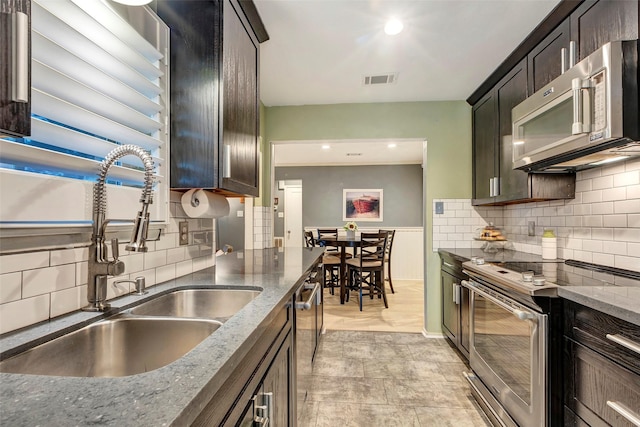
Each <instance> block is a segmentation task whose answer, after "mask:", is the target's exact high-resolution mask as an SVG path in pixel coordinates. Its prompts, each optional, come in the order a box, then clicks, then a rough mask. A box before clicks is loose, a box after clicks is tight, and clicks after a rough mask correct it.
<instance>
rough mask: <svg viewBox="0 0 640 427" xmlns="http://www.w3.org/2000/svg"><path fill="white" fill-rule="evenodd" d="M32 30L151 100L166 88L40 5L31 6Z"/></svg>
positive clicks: (33, 4)
mask: <svg viewBox="0 0 640 427" xmlns="http://www.w3.org/2000/svg"><path fill="white" fill-rule="evenodd" d="M31 14H32V29H33V30H35V31H37V32H39V33H40V34H42V35H44V36H45V37H47V38H49V39H51V40H53V41H54V42H55V43H57V44H58V45H60V46H62V47H63V48H64V49H66V50H68V51H69V52H71V53H73V54H74V55H76V56H77V57H78V58H82V59H83V60H84V61H86V62H88V63H90V64H92V65H94V66H95V67H96V68H99V69H101V70H103V71H104V72H105V73H107V74H109V75H111V76H113V77H115V78H116V79H118V80H121V81H122V82H124V83H125V84H127V85H128V86H131V87H132V88H135V89H136V90H138V91H139V92H140V93H142V94H144V95H145V96H148V97H151V98H152V97H155V96H157V95H159V94H161V93H162V89H161V88H160V87H159V86H158V85H157V84H154V83H153V82H151V81H150V80H149V79H147V78H146V77H144V76H143V75H142V74H140V73H139V72H137V71H136V70H134V69H133V68H132V67H130V66H128V65H127V64H125V63H123V62H122V61H120V60H118V59H116V58H114V57H112V56H111V55H109V54H108V53H107V52H106V51H105V50H104V49H102V48H101V47H100V46H98V45H96V44H95V43H93V42H91V41H89V40H87V39H86V38H85V37H84V36H82V35H81V34H80V33H78V32H77V31H76V30H75V29H73V28H72V27H70V26H69V25H67V24H66V23H64V22H62V21H60V20H59V19H57V18H56V17H55V16H54V15H52V14H51V13H50V12H49V11H48V10H46V9H44V8H42V7H40V6H39V5H38V4H37V3H32V4H31Z"/></svg>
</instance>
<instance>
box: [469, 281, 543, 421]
mask: <svg viewBox="0 0 640 427" xmlns="http://www.w3.org/2000/svg"><path fill="white" fill-rule="evenodd" d="M462 284H463V286H465V287H467V288H468V289H469V290H470V293H471V309H470V311H471V340H470V341H471V342H470V354H469V363H470V365H471V368H472V369H473V372H474V374H475V375H473V374H472V375H469V376H468V378H469V380H470V382H471V384H472V386H475V387H474V389H475V390H474V391H475V392H476V393H478V395H477V396H476V397H479V398H480V399H482V400H484V401H485V402H484V403H485V404H487V405H488V407H489V408H485V412H488V411H486V410H487V409H489V411H490V412H491V413H490V414H489V415H492V418H494V420H493V421H494V422H497V423H498V424H501V425H507V426H516V425H517V426H521V427H528V426H535V427H541V426H546V425H547V415H546V414H547V407H546V402H547V399H546V387H547V384H546V379H547V375H546V369H547V354H548V353H547V350H546V347H547V328H548V316H547V315H546V314H545V313H541V312H538V311H536V310H534V309H532V308H530V307H527V306H525V305H524V304H521V303H519V302H517V301H515V300H514V299H511V298H509V297H507V296H505V295H504V294H502V293H500V292H496V291H495V290H493V289H491V288H490V287H488V286H485V285H483V284H482V283H480V282H479V281H478V280H473V279H472V280H469V281H463V282H462ZM494 400H495V401H497V403H498V405H496V404H495V403H496V402H492V401H494ZM481 403H482V402H481ZM492 403H493V404H492ZM502 408H504V410H503V409H502Z"/></svg>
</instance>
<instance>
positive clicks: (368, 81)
mask: <svg viewBox="0 0 640 427" xmlns="http://www.w3.org/2000/svg"><path fill="white" fill-rule="evenodd" d="M397 79H398V76H397V74H396V73H389V74H378V75H375V76H364V85H365V86H370V85H390V84H392V83H395V81H396V80H397Z"/></svg>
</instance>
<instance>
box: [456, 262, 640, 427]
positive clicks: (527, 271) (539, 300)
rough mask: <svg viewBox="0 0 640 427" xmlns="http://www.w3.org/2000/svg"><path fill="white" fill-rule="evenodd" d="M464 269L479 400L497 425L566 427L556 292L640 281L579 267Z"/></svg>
mask: <svg viewBox="0 0 640 427" xmlns="http://www.w3.org/2000/svg"><path fill="white" fill-rule="evenodd" d="M462 265H463V268H464V271H465V272H466V273H467V275H468V276H469V281H463V282H462V284H463V286H466V287H467V288H468V289H469V290H470V295H471V297H470V299H471V303H470V323H471V324H470V330H471V333H470V335H471V337H470V345H469V347H470V348H469V363H470V366H471V369H472V372H471V373H470V374H468V375H467V379H468V380H469V383H470V384H471V389H472V392H473V394H474V396H475V397H476V400H477V401H478V403H479V404H480V405H481V406H482V407H483V409H484V410H485V413H486V414H487V415H488V416H489V418H491V419H492V422H493V423H494V424H495V425H500V426H520V427H550V426H558V425H563V419H562V414H563V411H562V399H563V396H562V390H563V388H562V376H563V375H562V374H563V372H562V360H563V353H562V322H563V317H562V316H563V314H562V302H561V299H560V298H557V295H558V288H559V287H561V286H603V285H606V286H613V285H615V284H617V283H618V281H620V282H621V283H623V281H625V280H626V281H628V280H629V279H632V280H633V281H634V282H636V283H640V282H637V281H638V280H640V273H638V272H634V271H629V270H621V269H617V268H613V267H607V266H600V265H597V264H589V263H584V262H580V261H574V260H567V261H565V262H564V263H562V262H511V261H509V262H502V263H484V261H483V260H482V259H472V261H470V262H465V263H463V264H462Z"/></svg>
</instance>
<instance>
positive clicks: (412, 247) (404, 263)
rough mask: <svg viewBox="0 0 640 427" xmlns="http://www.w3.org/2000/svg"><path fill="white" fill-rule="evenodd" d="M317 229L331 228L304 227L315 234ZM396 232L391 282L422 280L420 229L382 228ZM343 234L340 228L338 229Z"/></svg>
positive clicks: (374, 230) (422, 252) (392, 255)
mask: <svg viewBox="0 0 640 427" xmlns="http://www.w3.org/2000/svg"><path fill="white" fill-rule="evenodd" d="M318 228H333V227H332V226H318V227H305V230H312V231H313V232H314V234H315V232H316V229H318ZM383 229H384V230H391V229H394V230H396V235H395V238H394V240H393V248H392V250H391V277H392V278H393V280H396V279H397V280H424V239H423V229H422V228H421V227H383ZM338 231H339V232H340V233H343V231H342V228H338ZM358 231H359V232H363V231H364V232H376V231H378V228H374V227H366V228H365V227H360V229H359V230H358Z"/></svg>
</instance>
